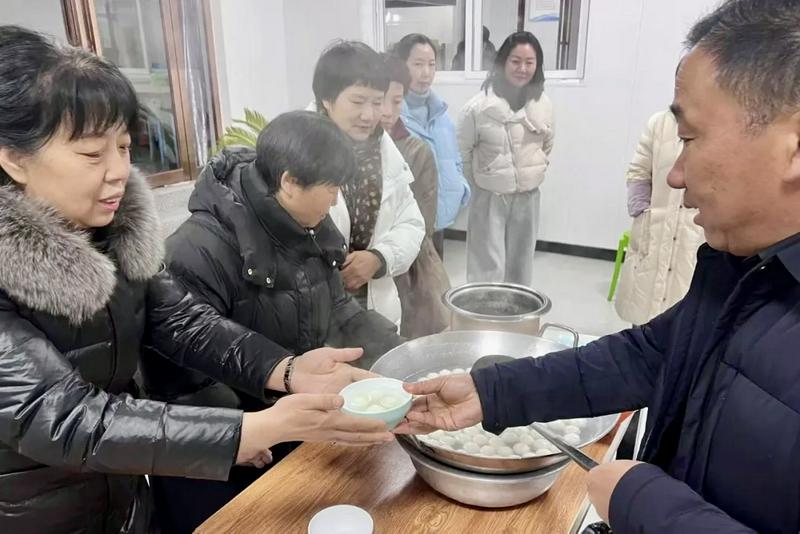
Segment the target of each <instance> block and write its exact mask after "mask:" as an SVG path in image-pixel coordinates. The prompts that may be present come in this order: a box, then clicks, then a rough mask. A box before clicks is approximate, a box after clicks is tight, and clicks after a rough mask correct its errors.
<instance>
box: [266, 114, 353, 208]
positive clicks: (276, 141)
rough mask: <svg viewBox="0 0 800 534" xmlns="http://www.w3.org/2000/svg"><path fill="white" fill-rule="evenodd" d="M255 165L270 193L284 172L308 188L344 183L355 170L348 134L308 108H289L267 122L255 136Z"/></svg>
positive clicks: (278, 184)
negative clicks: (291, 109)
mask: <svg viewBox="0 0 800 534" xmlns="http://www.w3.org/2000/svg"><path fill="white" fill-rule="evenodd" d="M256 168H257V169H258V171H259V172H260V173H261V175H262V176H264V179H265V181H266V182H267V186H268V187H269V190H270V191H271V192H273V193H276V192H277V191H278V190H279V189H280V183H281V176H282V175H283V173H284V172H288V173H289V174H290V175H292V176H293V177H294V178H295V179H297V181H298V183H300V185H301V186H303V187H305V188H308V187H313V186H315V185H336V186H341V185H344V184H346V183H347V182H349V181H350V180H351V179H352V178H353V177H354V176H355V174H356V172H357V169H358V167H357V165H356V159H355V153H354V152H353V143H352V142H351V141H350V138H349V137H348V136H347V134H345V133H344V132H342V131H341V130H340V129H339V127H338V126H336V124H334V122H333V121H332V120H330V119H329V118H328V117H326V116H324V115H321V114H319V113H313V112H311V111H290V112H288V113H283V114H282V115H278V116H277V117H275V119H273V120H272V121H270V123H269V125H268V126H267V127H266V128H264V130H262V131H261V133H260V134H259V136H258V142H257V143H256Z"/></svg>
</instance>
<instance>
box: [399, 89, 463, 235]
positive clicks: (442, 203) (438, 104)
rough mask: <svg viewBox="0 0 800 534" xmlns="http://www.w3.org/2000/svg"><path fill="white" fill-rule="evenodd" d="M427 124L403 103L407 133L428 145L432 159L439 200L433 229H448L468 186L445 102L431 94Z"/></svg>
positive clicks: (454, 218) (402, 116)
mask: <svg viewBox="0 0 800 534" xmlns="http://www.w3.org/2000/svg"><path fill="white" fill-rule="evenodd" d="M428 109H429V118H428V124H422V123H421V122H420V121H418V120H417V119H415V118H414V117H412V116H411V113H410V111H409V109H408V103H407V102H403V111H402V112H401V115H400V117H401V118H402V119H403V123H404V124H405V125H406V127H407V128H408V130H409V131H410V132H411V133H412V134H413V135H414V136H415V137H419V138H420V139H423V140H425V141H427V142H428V144H429V145H430V147H431V150H433V153H434V155H435V156H436V166H437V168H438V171H439V199H438V203H437V206H436V207H437V210H436V224H435V227H436V230H442V229H444V228H448V227H449V226H452V224H453V223H454V222H455V220H456V217H458V212H459V211H460V210H461V208H462V207H463V206H466V205H467V202H469V193H470V190H469V185H468V184H467V179H466V178H464V166H463V164H462V162H461V152H460V151H459V149H458V141H457V140H456V129H455V126H453V121H452V120H450V117H449V116H448V115H447V103H446V102H445V101H444V100H442V99H440V98H439V97H438V96H436V95H435V94H434V93H431V96H430V97H429V99H428Z"/></svg>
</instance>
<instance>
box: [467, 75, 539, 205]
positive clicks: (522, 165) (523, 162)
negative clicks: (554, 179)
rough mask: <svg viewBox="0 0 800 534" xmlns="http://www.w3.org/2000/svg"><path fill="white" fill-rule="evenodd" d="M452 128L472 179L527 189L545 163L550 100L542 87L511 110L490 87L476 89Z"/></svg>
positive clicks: (504, 188) (500, 189) (497, 188)
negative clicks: (526, 101) (456, 124)
mask: <svg viewBox="0 0 800 534" xmlns="http://www.w3.org/2000/svg"><path fill="white" fill-rule="evenodd" d="M457 133H458V145H459V148H460V149H461V157H462V158H463V160H464V175H465V176H466V177H467V179H468V180H470V182H471V183H473V184H475V185H477V186H478V187H480V188H482V189H486V190H488V191H492V192H493V193H500V194H509V193H522V192H525V191H532V190H534V189H536V188H537V187H539V186H540V185H541V184H542V182H543V181H544V173H545V171H546V170H547V166H548V165H549V164H550V160H549V158H548V156H549V154H550V151H551V150H552V149H553V138H554V136H555V128H554V122H553V104H552V103H551V102H550V99H549V98H548V97H547V95H545V94H544V93H543V94H542V95H541V97H539V100H531V101H530V102H528V103H527V104H526V105H525V107H523V108H521V109H520V110H518V111H516V112H515V111H513V110H512V109H511V106H509V104H508V101H507V100H506V99H505V98H501V97H499V96H497V95H496V94H495V92H494V91H493V90H492V89H489V91H488V93H486V92H484V91H481V92H479V93H478V94H477V95H475V96H474V97H472V99H470V101H469V102H467V104H466V105H465V106H464V108H463V109H462V110H461V114H460V115H459V118H458V126H457Z"/></svg>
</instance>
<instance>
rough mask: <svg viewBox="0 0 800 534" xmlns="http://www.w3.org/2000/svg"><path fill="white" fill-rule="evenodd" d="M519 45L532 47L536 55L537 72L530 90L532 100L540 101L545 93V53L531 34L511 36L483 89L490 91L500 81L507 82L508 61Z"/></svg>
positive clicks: (497, 57)
mask: <svg viewBox="0 0 800 534" xmlns="http://www.w3.org/2000/svg"><path fill="white" fill-rule="evenodd" d="M518 45H530V46H531V47H532V48H533V51H534V53H535V54H536V72H534V73H533V78H531V81H529V82H528V85H527V87H528V90H529V93H528V94H530V95H531V97H532V98H534V99H535V100H539V97H541V96H542V93H543V92H544V52H543V51H542V45H541V43H539V39H537V38H536V36H535V35H533V34H532V33H531V32H515V33H512V34H511V35H509V36H508V37H507V38H506V40H505V41H503V45H502V46H501V47H500V50H498V51H497V56H495V58H494V65H493V66H492V70H491V71H490V72H489V75H488V77H487V78H486V81H485V82H483V86H482V89H483V90H484V91H488V90H489V87H492V86H494V84H495V83H497V81H498V80H505V75H506V70H505V69H506V61H508V56H510V55H511V51H512V50H514V48H515V47H517V46H518Z"/></svg>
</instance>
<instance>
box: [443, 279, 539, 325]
mask: <svg viewBox="0 0 800 534" xmlns="http://www.w3.org/2000/svg"><path fill="white" fill-rule="evenodd" d="M442 302H444V305H445V306H447V308H448V309H449V310H450V329H451V330H502V331H504V332H516V333H518V334H528V335H531V336H535V335H537V334H539V326H540V320H541V318H542V316H543V315H545V314H546V313H547V312H549V311H550V308H551V307H552V303H551V302H550V299H549V298H548V297H547V295H545V294H543V293H541V292H539V291H536V290H535V289H531V288H529V287H526V286H522V285H517V284H507V283H477V284H466V285H463V286H459V287H454V288H453V289H450V290H449V291H448V292H447V293H445V294H444V295H443V296H442Z"/></svg>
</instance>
